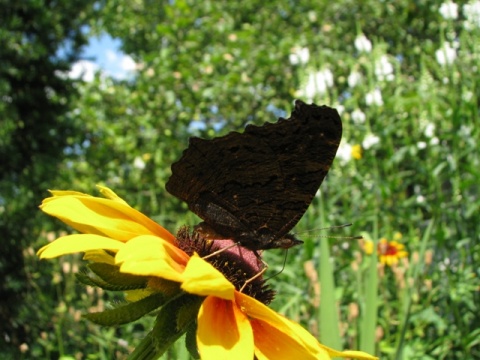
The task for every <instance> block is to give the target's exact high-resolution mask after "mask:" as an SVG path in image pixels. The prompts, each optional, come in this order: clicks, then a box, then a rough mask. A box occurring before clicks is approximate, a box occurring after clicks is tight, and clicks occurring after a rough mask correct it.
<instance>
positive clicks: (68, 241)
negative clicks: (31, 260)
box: [37, 234, 124, 259]
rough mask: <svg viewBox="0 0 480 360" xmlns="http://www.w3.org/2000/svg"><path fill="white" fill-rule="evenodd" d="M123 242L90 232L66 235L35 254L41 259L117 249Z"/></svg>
mask: <svg viewBox="0 0 480 360" xmlns="http://www.w3.org/2000/svg"><path fill="white" fill-rule="evenodd" d="M122 246H124V243H122V242H121V241H118V240H113V239H110V238H106V237H104V236H99V235H92V234H74V235H67V236H63V237H61V238H58V239H57V240H55V241H53V242H52V243H50V244H48V245H46V246H44V247H42V248H41V249H40V250H38V252H37V255H38V256H39V257H40V258H41V259H51V258H54V257H57V256H61V255H66V254H73V253H77V252H85V251H91V250H98V249H105V250H113V251H117V250H119V249H120V248H121V247H122Z"/></svg>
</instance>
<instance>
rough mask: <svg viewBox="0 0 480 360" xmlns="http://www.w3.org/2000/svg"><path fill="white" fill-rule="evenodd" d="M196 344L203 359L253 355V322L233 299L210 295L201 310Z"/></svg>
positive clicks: (247, 357) (234, 358) (233, 359)
mask: <svg viewBox="0 0 480 360" xmlns="http://www.w3.org/2000/svg"><path fill="white" fill-rule="evenodd" d="M197 345H198V350H199V353H200V356H201V358H202V359H229V360H237V359H238V360H244V359H253V350H254V346H253V333H252V328H251V326H250V322H249V321H248V318H247V317H246V316H245V315H244V314H243V313H242V312H241V311H240V310H239V309H238V308H237V306H235V303H234V302H232V301H229V300H223V299H219V298H216V297H213V296H208V297H207V298H206V299H205V301H204V302H203V304H202V306H201V307H200V311H199V313H198V329H197Z"/></svg>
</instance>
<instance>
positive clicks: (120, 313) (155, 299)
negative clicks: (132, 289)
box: [84, 293, 165, 326]
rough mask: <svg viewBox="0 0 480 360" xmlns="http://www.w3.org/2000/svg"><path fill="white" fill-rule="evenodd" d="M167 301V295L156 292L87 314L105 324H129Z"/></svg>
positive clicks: (93, 319)
mask: <svg viewBox="0 0 480 360" xmlns="http://www.w3.org/2000/svg"><path fill="white" fill-rule="evenodd" d="M164 303H165V295H163V294H161V293H156V294H153V295H150V296H148V297H146V298H144V299H142V300H139V301H136V302H134V303H129V304H128V305H124V306H121V307H118V308H116V309H112V310H105V311H102V312H97V313H90V314H85V315H84V317H85V318H87V319H88V320H90V321H92V322H94V323H96V324H99V325H103V326H114V325H122V324H127V323H129V322H132V321H135V320H138V319H140V318H141V317H142V316H144V315H146V314H148V313H149V312H151V311H153V310H155V309H158V308H159V307H160V306H162V305H163V304H164Z"/></svg>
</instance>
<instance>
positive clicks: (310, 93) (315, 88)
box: [304, 69, 333, 101]
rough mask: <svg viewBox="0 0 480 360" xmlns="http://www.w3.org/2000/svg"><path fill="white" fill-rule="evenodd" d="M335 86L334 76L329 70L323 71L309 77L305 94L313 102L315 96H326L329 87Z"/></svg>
mask: <svg viewBox="0 0 480 360" xmlns="http://www.w3.org/2000/svg"><path fill="white" fill-rule="evenodd" d="M332 86H333V74H332V72H331V71H330V70H329V69H323V70H321V71H318V72H316V73H311V74H310V75H308V80H307V84H306V85H305V89H304V94H305V96H306V97H307V98H308V99H309V100H310V101H312V100H313V98H314V97H315V95H317V94H320V95H321V94H325V93H326V92H327V89H328V88H329V87H332Z"/></svg>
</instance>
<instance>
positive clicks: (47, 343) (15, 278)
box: [0, 0, 480, 359]
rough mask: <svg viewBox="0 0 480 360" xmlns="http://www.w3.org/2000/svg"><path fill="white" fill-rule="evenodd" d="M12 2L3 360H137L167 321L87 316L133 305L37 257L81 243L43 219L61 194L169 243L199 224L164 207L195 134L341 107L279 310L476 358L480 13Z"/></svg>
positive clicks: (348, 331)
mask: <svg viewBox="0 0 480 360" xmlns="http://www.w3.org/2000/svg"><path fill="white" fill-rule="evenodd" d="M0 3H1V6H0V41H1V42H0V44H1V48H0V96H1V97H0V99H1V100H0V169H1V171H0V233H1V234H2V246H3V248H2V251H1V253H0V276H1V279H2V281H1V283H0V293H1V296H0V330H1V337H0V355H1V357H2V358H4V359H21V358H25V359H33V358H38V359H58V358H62V359H86V358H88V359H112V358H118V359H122V358H126V356H127V355H128V354H129V353H130V352H131V351H132V349H133V348H134V347H135V345H136V344H138V343H139V341H140V339H141V338H142V337H143V336H144V335H145V333H146V332H147V331H148V330H149V326H150V325H151V323H149V320H148V319H147V320H145V321H139V322H138V323H136V324H135V325H128V326H125V327H120V328H118V329H106V328H101V327H99V326H96V325H93V324H90V323H88V322H86V320H83V319H82V318H81V314H82V313H85V312H87V311H95V309H97V311H98V310H101V309H103V308H105V306H107V304H108V302H109V301H118V300H119V299H121V294H118V295H112V294H105V293H103V292H101V291H98V290H97V289H92V288H84V287H82V286H80V285H79V284H78V283H77V282H76V281H75V276H74V273H75V272H78V271H79V268H80V267H81V266H82V261H81V257H80V256H66V257H63V258H60V259H58V260H54V261H49V262H46V261H39V260H38V258H37V257H36V255H35V253H36V251H37V250H38V249H39V248H40V247H41V246H42V245H45V244H46V243H47V242H48V241H52V240H53V239H55V238H56V237H58V236H59V235H60V234H62V233H64V232H65V231H69V232H70V231H71V230H69V229H67V228H66V227H64V226H63V225H62V224H61V223H60V222H58V221H55V220H54V219H50V218H49V217H48V216H47V215H45V214H42V213H41V211H40V210H39V209H38V205H39V204H40V203H41V201H42V199H43V198H44V197H46V196H48V192H47V190H48V189H71V190H76V191H81V192H86V193H90V194H95V195H98V193H97V192H96V190H95V185H96V184H103V185H107V186H109V187H110V188H112V189H113V190H114V191H115V192H116V193H117V194H118V195H119V196H121V197H123V198H124V199H125V200H127V201H128V202H129V204H131V205H132V206H133V207H135V208H136V209H138V210H140V211H142V212H144V213H145V214H147V215H148V216H150V217H152V218H153V219H154V220H156V221H157V222H159V223H160V224H161V225H163V226H164V227H166V228H167V229H169V230H170V231H171V232H175V231H176V229H178V227H179V226H180V225H182V224H189V225H194V224H195V223H196V222H197V218H196V217H195V216H194V215H193V214H191V213H189V212H188V211H187V207H186V205H185V204H182V203H180V202H179V201H178V200H177V199H175V198H174V197H173V196H171V195H169V194H168V193H167V192H166V191H165V182H166V181H167V179H168V177H169V175H170V165H171V164H172V163H173V162H174V161H175V160H177V159H178V158H179V156H180V154H181V151H182V150H183V149H184V148H185V147H186V146H187V144H188V138H189V137H190V136H201V137H205V138H212V137H214V136H219V135H223V134H226V133H228V132H229V131H232V130H241V129H243V128H244V127H245V125H246V124H248V123H255V124H262V123H264V122H266V121H270V122H274V121H276V119H277V118H278V117H279V116H289V114H290V111H291V110H292V107H293V100H294V99H296V98H299V99H302V100H304V101H306V102H308V103H310V102H315V103H317V104H318V105H321V104H326V105H329V106H332V107H335V108H337V109H338V111H339V112H340V114H341V117H342V120H343V126H344V134H343V139H342V144H341V147H340V149H339V152H338V154H337V159H336V160H335V161H334V163H333V166H332V169H331V170H330V172H329V174H328V176H327V179H326V180H325V182H324V184H323V185H322V187H321V191H320V192H319V193H318V196H317V197H316V198H315V199H314V201H313V203H312V205H311V206H310V208H309V210H308V211H307V213H306V215H305V216H304V218H303V219H302V221H301V222H300V224H299V225H298V226H297V228H296V232H297V234H298V235H297V236H299V237H300V238H303V239H305V240H306V244H305V246H303V247H298V248H295V249H292V250H291V251H289V253H288V257H287V264H286V267H285V270H284V272H283V273H282V274H281V275H279V276H277V277H275V278H274V279H272V280H271V285H272V287H273V288H274V289H275V290H277V292H278V295H277V299H276V300H275V301H274V302H273V303H272V305H271V306H272V307H273V308H274V309H276V310H277V311H279V312H281V313H283V314H285V315H287V316H288V317H289V318H291V319H294V320H295V321H298V322H300V323H302V325H304V326H305V327H306V328H307V329H309V330H310V331H311V332H312V333H313V334H315V335H316V336H318V338H319V339H320V340H321V341H322V337H323V336H325V331H322V329H327V330H328V329H333V330H335V331H338V333H339V334H340V341H341V343H340V345H341V347H344V348H354V349H359V348H361V349H363V350H368V351H372V350H373V352H375V353H376V354H377V355H379V356H381V358H382V359H470V358H471V359H474V358H480V345H479V342H480V315H479V314H480V311H479V308H478V307H479V304H480V302H479V300H480V299H479V297H480V296H479V295H480V294H479V289H480V287H479V286H480V281H479V278H478V275H479V263H480V262H479V257H480V242H479V236H480V235H479V234H480V221H479V215H478V214H479V207H480V195H479V178H480V154H479V150H478V148H479V140H480V126H479V125H480V123H479V119H478V112H479V95H480V89H479V84H480V72H479V71H480V70H479V64H480V41H479V40H480V37H479V36H480V1H469V2H467V1H456V2H451V1H446V2H442V1H433V0H417V1H406V0H405V1H404V0H395V1H388V2H378V1H370V0H367V1H351V0H340V1H335V2H331V1H318V0H317V1H311V0H301V1H266V2H265V1H257V0H244V1H238V2H237V1H235V2H233V1H202V2H198V1H191V0H181V1H177V0H171V1H149V0H143V1H142V0H136V1H130V2H125V1H118V0H112V1H108V2H107V1H88V0H81V1H78V0H73V1H66V0H60V1H48V0H25V1H19V2H11V1H6V0H1V1H0ZM343 223H353V226H352V227H351V228H348V229H346V230H341V231H337V230H333V229H331V230H326V231H320V230H316V229H318V228H320V227H323V226H332V225H340V224H343ZM306 231H308V233H306ZM325 233H327V234H328V235H337V236H349V235H359V234H362V235H364V237H365V239H366V240H365V241H360V242H359V241H357V240H349V239H328V240H325V239H320V236H321V235H322V234H325ZM381 239H383V240H381ZM370 240H371V241H372V243H373V244H376V243H377V242H378V241H379V240H381V241H380V244H383V245H384V246H383V247H380V246H379V247H378V252H379V256H375V254H372V255H371V252H372V246H370V247H369V246H368V245H369V243H370ZM321 242H324V243H326V244H327V245H328V244H329V246H328V247H326V248H327V249H328V253H327V256H326V255H325V254H326V252H325V250H322V251H321V249H325V247H321V246H320V245H319V244H320V243H321ZM322 244H323V243H322ZM400 244H401V245H400ZM385 246H386V247H385ZM401 246H404V249H402V248H401ZM369 249H370V250H369ZM322 252H323V255H322ZM388 255H391V256H390V260H386V257H387V256H388ZM322 256H323V257H324V258H325V256H326V259H327V260H326V262H327V263H328V262H329V263H330V265H331V266H332V267H333V274H334V280H335V290H334V291H333V296H334V299H335V304H336V306H337V309H338V314H337V322H336V323H328V324H326V323H325V321H322V319H323V318H322V314H321V313H320V304H321V300H322V296H324V295H325V294H320V287H319V280H318V276H319V272H320V267H321V266H322V264H321V261H320V258H321V257H322ZM265 257H266V259H267V262H268V263H269V264H270V267H271V272H272V274H273V273H275V272H276V271H278V270H279V269H280V268H281V266H282V262H283V257H284V253H283V252H282V251H280V250H272V251H268V252H267V254H266V255H265ZM324 263H325V261H324ZM372 269H373V272H372ZM372 289H373V290H372ZM330 295H332V294H330ZM369 299H370V300H369ZM372 308H373V310H372ZM333 330H332V331H333ZM326 332H328V331H326ZM365 339H370V340H365ZM324 341H325V340H324ZM327 343H328V342H327ZM164 358H165V359H167V358H168V359H182V358H186V359H188V355H187V353H186V351H185V350H184V347H183V344H181V342H179V344H178V346H175V347H174V348H172V350H171V352H170V353H169V354H166V355H165V357H164Z"/></svg>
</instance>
